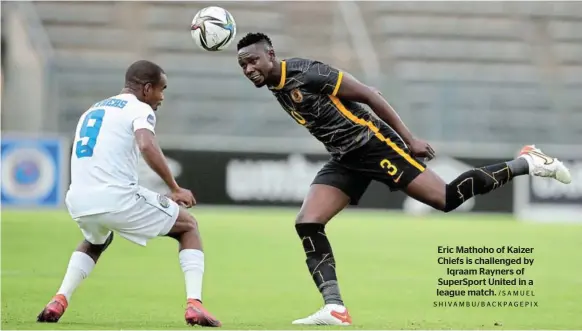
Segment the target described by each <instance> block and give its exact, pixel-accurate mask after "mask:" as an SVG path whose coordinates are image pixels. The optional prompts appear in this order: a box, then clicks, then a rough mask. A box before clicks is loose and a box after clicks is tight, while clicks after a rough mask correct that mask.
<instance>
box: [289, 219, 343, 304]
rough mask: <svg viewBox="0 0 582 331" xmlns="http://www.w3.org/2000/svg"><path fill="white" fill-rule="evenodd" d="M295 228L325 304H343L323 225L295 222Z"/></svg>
mask: <svg viewBox="0 0 582 331" xmlns="http://www.w3.org/2000/svg"><path fill="white" fill-rule="evenodd" d="M295 229H296V230H297V234H298V235H299V238H301V241H302V244H303V250H304V251H305V255H306V256H307V259H306V262H307V268H308V269H309V272H310V273H311V276H312V277H313V281H314V282H315V285H317V289H318V290H319V292H320V293H321V295H322V296H323V301H324V302H325V303H326V304H338V305H343V304H344V303H343V301H342V297H341V295H340V290H339V285H338V282H337V276H336V274H335V259H334V258H333V252H332V250H331V245H330V243H329V241H328V240H327V236H326V234H325V225H323V224H319V223H301V224H296V225H295Z"/></svg>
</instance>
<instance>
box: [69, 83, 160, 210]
mask: <svg viewBox="0 0 582 331" xmlns="http://www.w3.org/2000/svg"><path fill="white" fill-rule="evenodd" d="M155 124H156V116H155V114H154V111H153V109H152V108H151V107H150V106H149V105H148V104H145V103H143V102H141V101H139V100H138V99H137V98H136V97H135V96H134V95H133V94H120V95H117V96H114V97H111V98H109V99H106V100H103V101H100V102H98V103H96V104H94V105H93V106H91V108H89V109H88V110H87V111H86V112H85V113H84V114H83V115H82V116H81V118H80V120H79V123H78V124H77V130H76V133H75V141H74V143H73V150H72V153H71V185H70V187H69V190H68V192H67V196H66V200H65V201H66V204H67V208H68V209H69V212H70V214H71V216H72V217H73V218H77V217H81V216H86V215H95V214H100V213H106V212H114V211H119V210H121V209H122V208H124V206H126V205H127V204H128V203H130V204H131V203H132V200H135V199H136V194H137V192H138V190H139V188H138V178H137V174H138V169H137V168H138V160H139V158H140V157H141V155H140V151H139V148H138V146H137V144H136V141H135V136H134V132H135V131H136V130H138V129H148V130H150V131H152V132H154V133H155V131H154V127H155Z"/></svg>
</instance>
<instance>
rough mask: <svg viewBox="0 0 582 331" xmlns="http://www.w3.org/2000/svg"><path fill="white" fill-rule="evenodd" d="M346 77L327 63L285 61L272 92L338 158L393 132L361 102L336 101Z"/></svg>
mask: <svg viewBox="0 0 582 331" xmlns="http://www.w3.org/2000/svg"><path fill="white" fill-rule="evenodd" d="M343 75H344V73H343V72H342V71H340V70H338V69H335V68H333V67H330V66H328V65H326V64H324V63H321V62H318V61H313V60H308V59H301V58H292V59H287V60H283V61H281V82H280V83H279V85H278V86H275V87H271V88H270V90H271V91H272V92H273V95H275V97H276V98H277V101H279V103H280V104H281V106H282V107H283V109H285V111H286V112H287V113H289V115H291V117H293V118H294V119H295V121H297V123H299V124H301V125H303V126H305V127H306V128H307V130H309V132H310V133H311V134H312V135H313V136H314V137H315V138H317V139H318V140H319V141H321V142H322V143H323V144H324V146H325V147H326V149H327V150H328V151H329V153H330V154H331V155H332V157H334V158H341V156H342V155H344V154H346V153H347V152H350V151H352V150H354V149H356V148H358V147H361V146H363V145H364V144H366V143H367V142H368V141H369V140H370V138H371V137H373V136H374V135H375V134H376V133H377V132H378V131H379V130H381V131H384V129H389V130H391V128H390V127H389V126H388V124H386V123H384V122H383V121H381V120H379V119H378V118H377V117H375V116H374V115H373V114H372V113H370V112H369V111H368V110H366V109H365V108H364V107H363V106H362V105H360V104H359V103H357V102H352V101H348V100H342V99H340V98H338V97H336V94H337V92H338V90H339V87H340V85H341V83H342V78H343Z"/></svg>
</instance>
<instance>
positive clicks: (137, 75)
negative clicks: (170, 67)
mask: <svg viewBox="0 0 582 331" xmlns="http://www.w3.org/2000/svg"><path fill="white" fill-rule="evenodd" d="M164 73H165V72H164V69H162V67H160V66H159V65H157V64H155V63H153V62H151V61H147V60H139V61H136V62H134V63H132V65H130V66H129V68H127V71H126V72H125V86H126V87H129V86H130V85H145V84H147V83H151V84H152V85H157V84H158V83H159V82H160V79H161V77H162V74H164Z"/></svg>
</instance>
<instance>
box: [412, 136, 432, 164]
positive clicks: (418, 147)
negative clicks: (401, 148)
mask: <svg viewBox="0 0 582 331" xmlns="http://www.w3.org/2000/svg"><path fill="white" fill-rule="evenodd" d="M409 147H410V151H411V152H412V155H414V156H416V157H424V158H426V160H428V161H430V160H432V159H433V158H434V157H435V156H436V152H435V151H434V149H433V148H432V146H431V145H429V143H427V142H426V141H424V140H420V139H414V140H413V141H412V142H410V144H409Z"/></svg>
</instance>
